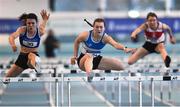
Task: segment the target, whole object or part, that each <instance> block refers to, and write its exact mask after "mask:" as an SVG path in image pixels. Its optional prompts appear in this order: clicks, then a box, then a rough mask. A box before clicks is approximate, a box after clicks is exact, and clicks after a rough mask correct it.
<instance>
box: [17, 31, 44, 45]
mask: <svg viewBox="0 0 180 107" xmlns="http://www.w3.org/2000/svg"><path fill="white" fill-rule="evenodd" d="M19 41H20V44H21V46H24V47H27V48H37V47H39V44H40V34H39V30H38V28H37V30H36V33H35V35H34V36H33V37H29V36H28V33H27V30H26V32H25V33H24V34H21V35H20V37H19Z"/></svg>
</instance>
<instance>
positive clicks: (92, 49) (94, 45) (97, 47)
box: [84, 30, 106, 53]
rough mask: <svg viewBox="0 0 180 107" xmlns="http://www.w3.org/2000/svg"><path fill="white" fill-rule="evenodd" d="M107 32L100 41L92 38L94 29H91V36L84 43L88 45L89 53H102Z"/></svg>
mask: <svg viewBox="0 0 180 107" xmlns="http://www.w3.org/2000/svg"><path fill="white" fill-rule="evenodd" d="M104 35H105V33H103V35H102V38H101V39H100V40H99V41H98V42H95V41H93V40H92V39H93V38H92V36H93V33H92V30H91V31H89V36H88V39H87V40H86V41H84V44H85V46H86V52H88V53H101V49H102V48H103V47H104V46H105V45H106V44H105V43H104V42H103V41H102V39H103V37H104Z"/></svg>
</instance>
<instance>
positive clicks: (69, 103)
mask: <svg viewBox="0 0 180 107" xmlns="http://www.w3.org/2000/svg"><path fill="white" fill-rule="evenodd" d="M67 86H68V93H67V94H68V107H71V84H70V81H67Z"/></svg>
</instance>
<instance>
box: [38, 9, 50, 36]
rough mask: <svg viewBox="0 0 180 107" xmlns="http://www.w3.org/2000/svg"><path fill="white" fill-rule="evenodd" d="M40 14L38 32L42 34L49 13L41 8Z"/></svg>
mask: <svg viewBox="0 0 180 107" xmlns="http://www.w3.org/2000/svg"><path fill="white" fill-rule="evenodd" d="M40 14H41V17H42V21H41V22H40V25H39V29H40V34H41V35H43V34H44V33H45V28H46V24H47V21H48V19H49V16H50V13H47V11H46V10H42V11H41V13H40Z"/></svg>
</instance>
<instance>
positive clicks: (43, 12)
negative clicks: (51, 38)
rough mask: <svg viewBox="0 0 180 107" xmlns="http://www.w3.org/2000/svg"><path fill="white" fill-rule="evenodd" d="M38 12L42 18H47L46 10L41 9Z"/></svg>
mask: <svg viewBox="0 0 180 107" xmlns="http://www.w3.org/2000/svg"><path fill="white" fill-rule="evenodd" d="M40 14H41V17H42V19H43V20H46V21H47V20H48V19H49V16H50V14H49V13H47V11H46V10H42V11H41V13H40Z"/></svg>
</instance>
